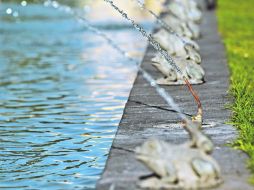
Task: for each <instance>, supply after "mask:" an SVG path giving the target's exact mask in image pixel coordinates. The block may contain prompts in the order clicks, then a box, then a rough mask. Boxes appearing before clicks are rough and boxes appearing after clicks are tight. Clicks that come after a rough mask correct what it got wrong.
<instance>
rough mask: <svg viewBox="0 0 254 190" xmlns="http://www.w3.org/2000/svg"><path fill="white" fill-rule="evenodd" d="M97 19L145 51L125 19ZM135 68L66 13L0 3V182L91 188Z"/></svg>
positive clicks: (125, 43)
mask: <svg viewBox="0 0 254 190" xmlns="http://www.w3.org/2000/svg"><path fill="white" fill-rule="evenodd" d="M8 8H10V9H11V12H12V13H11V14H9V13H10V9H8ZM15 11H16V12H17V13H18V14H14V12H15ZM7 13H8V14H7ZM96 24H97V26H98V27H101V28H102V29H103V30H104V32H106V33H107V34H108V35H109V36H113V37H114V40H115V41H116V42H118V43H119V44H120V45H121V46H122V47H123V48H125V49H128V50H130V51H134V52H135V54H136V53H137V52H139V53H142V52H143V51H144V48H145V45H146V44H145V42H143V40H141V38H140V36H139V35H137V33H136V32H135V31H134V30H132V28H131V27H130V26H128V25H126V23H122V22H117V23H115V24H114V23H112V22H109V21H108V22H107V21H104V22H101V21H100V22H98V23H96ZM146 25H147V27H150V24H149V23H146ZM137 40H138V41H139V43H136V41H137ZM137 58H139V59H140V58H141V56H139V57H137ZM135 74H136V71H135V67H134V65H133V64H131V63H130V62H128V61H126V59H125V58H123V57H121V55H119V54H117V53H116V52H115V51H114V50H113V49H112V48H110V46H109V45H108V44H107V43H106V42H105V41H104V40H103V39H101V38H100V37H98V36H95V35H94V34H93V33H91V32H89V31H87V30H86V29H85V27H84V26H82V24H80V23H78V22H77V21H76V20H75V19H74V18H72V17H71V16H70V15H67V14H65V13H63V12H59V11H56V10H54V9H52V8H49V7H48V8H47V7H44V6H42V5H41V4H29V5H27V6H21V5H20V4H14V3H13V4H10V3H8V4H7V3H2V4H0V188H2V189H7V188H8V189H92V188H94V185H95V183H96V180H98V178H99V175H100V174H101V172H102V170H103V168H104V164H105V161H106V158H107V154H108V151H109V148H110V145H111V143H112V139H113V137H114V134H115V132H116V129H117V126H118V123H119V121H120V118H121V115H122V112H123V108H124V105H125V102H126V100H127V98H128V94H129V91H130V88H131V85H132V82H133V79H134V77H135Z"/></svg>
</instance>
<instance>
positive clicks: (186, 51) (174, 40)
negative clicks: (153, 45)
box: [153, 29, 201, 63]
mask: <svg viewBox="0 0 254 190" xmlns="http://www.w3.org/2000/svg"><path fill="white" fill-rule="evenodd" d="M153 38H154V39H155V40H156V41H157V42H159V44H160V45H161V46H162V48H163V49H165V50H166V51H167V52H168V53H169V54H170V55H172V56H177V57H183V58H185V59H192V60H193V61H195V62H196V63H201V56H200V55H199V53H198V51H199V49H200V48H199V45H198V44H197V43H196V42H194V41H193V40H190V39H188V38H184V37H183V38H182V39H183V40H184V41H185V42H186V44H185V43H184V42H183V41H182V40H181V39H180V38H179V37H177V36H176V35H174V34H170V33H168V32H167V31H166V30H165V29H160V30H159V31H158V32H156V33H155V34H154V35H153Z"/></svg>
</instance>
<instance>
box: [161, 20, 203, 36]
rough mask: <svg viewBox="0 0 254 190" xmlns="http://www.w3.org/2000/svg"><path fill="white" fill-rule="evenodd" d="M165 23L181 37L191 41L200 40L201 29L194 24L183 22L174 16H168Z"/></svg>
mask: <svg viewBox="0 0 254 190" xmlns="http://www.w3.org/2000/svg"><path fill="white" fill-rule="evenodd" d="M163 21H164V22H165V23H166V24H167V25H168V26H169V27H170V28H173V29H174V31H175V32H176V33H178V34H179V35H180V36H184V37H187V38H190V39H198V38H199V37H200V36H201V32H200V27H199V25H197V24H195V23H194V22H191V21H181V20H179V19H178V18H177V17H175V16H174V15H166V16H165V17H164V18H163Z"/></svg>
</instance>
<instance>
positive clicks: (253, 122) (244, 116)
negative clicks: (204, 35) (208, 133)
mask: <svg viewBox="0 0 254 190" xmlns="http://www.w3.org/2000/svg"><path fill="white" fill-rule="evenodd" d="M253 7H254V0H244V1H239V0H219V2H218V9H217V16H218V21H219V31H220V33H221V35H222V37H223V40H224V43H225V47H226V50H227V58H228V64H229V68H230V72H231V77H230V80H231V86H230V94H231V95H232V96H233V97H234V103H233V104H232V105H231V106H230V109H232V112H233V115H232V118H231V122H232V123H233V125H234V126H235V127H236V128H237V129H238V130H239V138H238V139H237V140H236V141H235V143H234V147H236V148H239V149H241V150H243V151H245V152H246V153H247V154H248V155H249V157H250V159H249V160H248V162H247V165H248V168H249V169H250V170H251V172H252V174H253V176H252V177H251V179H250V182H251V183H252V184H254V50H253V48H254V11H253Z"/></svg>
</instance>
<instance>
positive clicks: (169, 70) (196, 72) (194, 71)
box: [152, 53, 205, 85]
mask: <svg viewBox="0 0 254 190" xmlns="http://www.w3.org/2000/svg"><path fill="white" fill-rule="evenodd" d="M173 59H174V61H175V63H176V65H177V66H178V67H179V68H180V70H181V71H182V72H183V74H184V76H185V77H187V78H188V79H189V82H190V83H191V84H201V83H203V82H204V76H205V71H204V70H203V68H202V67H201V66H200V65H198V64H196V63H195V62H194V61H193V60H186V59H184V58H180V57H173ZM152 65H153V66H154V67H156V68H157V69H158V70H159V71H160V72H161V73H162V74H163V77H162V78H159V79H157V80H156V82H157V84H160V85H182V84H185V81H184V80H183V78H182V76H181V75H180V74H179V73H177V72H176V71H175V70H174V68H173V67H172V66H171V65H170V64H169V63H168V62H167V61H166V60H165V59H164V58H163V57H162V56H161V55H160V54H158V53H157V54H156V56H155V57H154V58H152Z"/></svg>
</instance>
